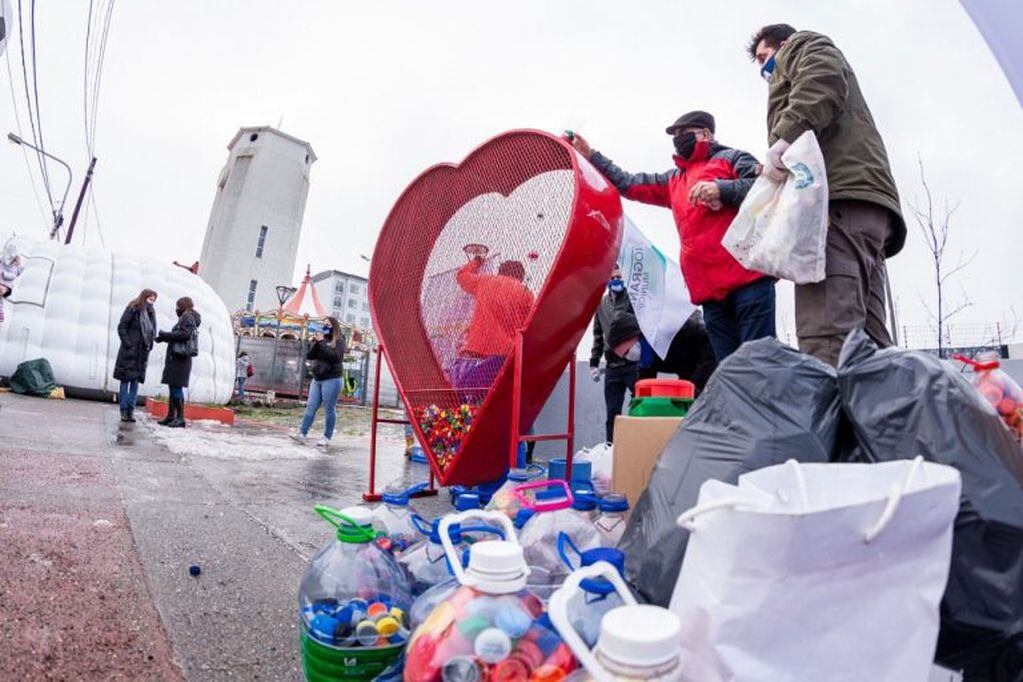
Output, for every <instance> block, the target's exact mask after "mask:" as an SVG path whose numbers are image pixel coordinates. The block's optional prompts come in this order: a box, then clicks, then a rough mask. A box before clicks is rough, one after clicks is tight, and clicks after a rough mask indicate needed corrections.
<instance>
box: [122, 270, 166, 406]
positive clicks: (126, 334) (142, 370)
mask: <svg viewBox="0 0 1023 682" xmlns="http://www.w3.org/2000/svg"><path fill="white" fill-rule="evenodd" d="M154 303H156V292H155V291H153V290H152V289H143V290H142V293H140V294H139V295H138V296H136V297H135V299H134V300H132V302H131V303H129V304H128V307H126V308H125V309H124V312H123V313H121V321H120V322H118V323H117V336H119V337H120V339H121V345H120V347H119V348H118V349H117V361H116V362H114V378H115V379H117V380H118V381H120V382H121V385H120V387H119V388H118V389H117V397H118V401H119V402H120V403H121V421H123V422H133V421H135V415H134V412H135V399H136V398H137V397H138V393H139V384H140V383H144V382H145V381H146V366H147V365H148V364H149V351H151V350H153V337H154V336H156V313H155V312H154V311H153V304H154Z"/></svg>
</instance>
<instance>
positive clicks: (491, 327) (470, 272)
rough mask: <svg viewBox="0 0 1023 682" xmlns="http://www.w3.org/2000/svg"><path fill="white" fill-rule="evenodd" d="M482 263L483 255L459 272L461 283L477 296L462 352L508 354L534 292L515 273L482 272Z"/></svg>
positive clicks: (476, 354) (475, 354)
mask: <svg viewBox="0 0 1023 682" xmlns="http://www.w3.org/2000/svg"><path fill="white" fill-rule="evenodd" d="M482 267H483V260H482V259H473V260H471V261H469V262H468V263H466V264H465V265H464V266H462V269H461V270H459V271H458V275H457V280H458V286H460V287H461V288H462V290H463V291H465V292H466V293H467V294H470V295H471V296H472V297H473V298H474V299H476V305H475V307H474V309H473V311H472V320H470V322H469V328H468V330H467V331H466V334H465V343H464V344H463V346H462V348H461V352H462V354H464V355H470V356H475V357H489V356H491V355H508V354H509V353H510V352H511V351H512V348H513V346H514V344H515V335H516V334H517V333H518V331H519V330H520V329H522V327H523V326H524V325H525V324H526V318H527V317H529V311H530V310H532V309H533V292H532V291H530V290H529V287H527V286H526V285H525V284H523V283H522V282H520V281H519V280H517V279H515V278H514V277H507V276H505V275H486V274H480V269H481V268H482Z"/></svg>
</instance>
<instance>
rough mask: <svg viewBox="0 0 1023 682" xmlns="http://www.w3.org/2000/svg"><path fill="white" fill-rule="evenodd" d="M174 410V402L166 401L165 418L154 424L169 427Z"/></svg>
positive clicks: (172, 419)
mask: <svg viewBox="0 0 1023 682" xmlns="http://www.w3.org/2000/svg"><path fill="white" fill-rule="evenodd" d="M174 409H175V405H174V401H173V400H168V401H167V416H166V417H164V418H163V419H161V420H160V421H158V422H156V423H157V424H159V425H160V426H170V424H171V422H173V421H174Z"/></svg>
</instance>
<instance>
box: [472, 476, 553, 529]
mask: <svg viewBox="0 0 1023 682" xmlns="http://www.w3.org/2000/svg"><path fill="white" fill-rule="evenodd" d="M545 472H546V470H545V469H544V468H543V467H542V466H540V465H539V464H530V465H529V466H527V467H525V468H523V469H509V470H508V478H507V479H505V482H504V484H503V485H501V487H500V488H498V489H497V491H496V492H495V493H494V494H493V496H491V498H490V502H488V503H487V506H486V510H487V511H499V512H503V513H505V514H507V516H508V518H510V519H512V520H514V519H515V514H517V513H518V511H519V510H520V509H522V504H521V503H520V502H519V499H518V498H517V497H515V488H517V487H518V486H520V485H522V484H523V483H528V482H529V481H532V480H534V479H537V478H539V477H540V476H543V475H544V473H545Z"/></svg>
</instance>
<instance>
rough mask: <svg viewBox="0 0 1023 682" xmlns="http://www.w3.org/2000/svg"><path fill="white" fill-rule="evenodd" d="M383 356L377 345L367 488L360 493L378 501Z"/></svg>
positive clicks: (370, 500) (372, 500)
mask: <svg viewBox="0 0 1023 682" xmlns="http://www.w3.org/2000/svg"><path fill="white" fill-rule="evenodd" d="M383 356H384V346H383V344H380V345H378V346H377V369H376V375H375V376H374V377H373V416H372V418H371V419H370V431H369V490H367V491H366V492H364V493H363V494H362V499H363V500H365V501H366V502H378V501H380V495H378V494H377V492H376V474H377V423H378V420H379V415H380V366H381V362H382V360H383Z"/></svg>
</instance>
